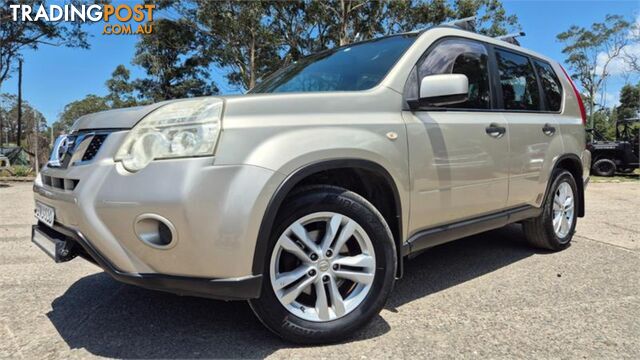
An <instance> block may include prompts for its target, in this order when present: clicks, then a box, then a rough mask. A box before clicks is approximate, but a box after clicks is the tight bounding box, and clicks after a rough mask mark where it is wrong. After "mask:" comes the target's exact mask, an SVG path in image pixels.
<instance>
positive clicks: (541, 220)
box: [522, 170, 578, 251]
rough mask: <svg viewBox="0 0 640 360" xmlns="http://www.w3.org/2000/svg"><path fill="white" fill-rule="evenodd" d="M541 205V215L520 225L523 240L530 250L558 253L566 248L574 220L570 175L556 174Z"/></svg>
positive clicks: (573, 185) (574, 190)
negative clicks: (532, 247)
mask: <svg viewBox="0 0 640 360" xmlns="http://www.w3.org/2000/svg"><path fill="white" fill-rule="evenodd" d="M552 179H553V182H552V183H551V186H550V188H549V193H548V194H547V197H546V199H545V202H544V204H543V205H542V213H541V214H540V215H539V216H538V217H536V218H533V219H529V220H526V221H524V222H523V223H522V227H523V230H524V234H525V237H526V238H527V241H528V242H529V243H530V244H532V245H533V246H536V247H539V248H543V249H548V250H553V251H558V250H563V249H565V248H567V247H568V246H569V243H570V242H571V239H572V238H573V233H574V231H575V228H576V222H577V220H578V216H577V215H578V212H577V211H576V210H577V209H576V206H577V199H578V197H577V194H578V191H577V188H578V187H577V186H576V181H575V179H574V178H573V175H571V173H570V172H568V171H566V170H556V171H555V172H554V173H553V174H552Z"/></svg>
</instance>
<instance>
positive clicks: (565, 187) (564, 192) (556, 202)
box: [553, 182, 575, 238]
mask: <svg viewBox="0 0 640 360" xmlns="http://www.w3.org/2000/svg"><path fill="white" fill-rule="evenodd" d="M574 210H575V199H574V196H573V190H572V189H571V185H569V184H568V183H566V182H562V183H560V185H559V186H558V189H557V190H556V193H555V195H554V197H553V231H554V232H555V234H556V236H558V237H559V238H564V237H566V236H567V235H568V234H569V231H571V226H572V225H573V212H574Z"/></svg>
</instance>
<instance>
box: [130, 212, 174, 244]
mask: <svg viewBox="0 0 640 360" xmlns="http://www.w3.org/2000/svg"><path fill="white" fill-rule="evenodd" d="M133 228H134V231H135V233H136V236H137V237H138V239H140V241H142V242H144V243H145V244H147V245H149V246H151V247H154V248H156V249H170V248H172V247H174V246H175V245H176V243H177V241H178V237H177V233H176V229H175V227H174V226H173V224H171V222H170V221H169V220H167V219H165V218H163V217H162V216H160V215H156V214H142V215H139V216H138V217H137V218H136V221H135V223H134V226H133Z"/></svg>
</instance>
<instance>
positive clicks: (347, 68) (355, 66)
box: [249, 34, 416, 94]
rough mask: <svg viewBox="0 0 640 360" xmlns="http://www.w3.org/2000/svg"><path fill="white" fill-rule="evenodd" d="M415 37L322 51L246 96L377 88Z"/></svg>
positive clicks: (274, 76)
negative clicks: (251, 94)
mask: <svg viewBox="0 0 640 360" xmlns="http://www.w3.org/2000/svg"><path fill="white" fill-rule="evenodd" d="M415 38H416V34H404V35H394V36H389V37H384V38H380V39H376V40H372V41H367V42H363V43H359V44H354V45H348V46H343V47H339V48H336V49H332V50H327V51H323V52H321V53H318V54H314V55H310V56H308V57H306V58H303V59H300V60H298V61H296V62H295V63H293V64H291V65H289V66H287V67H285V68H283V69H280V70H278V71H276V72H275V73H274V74H273V75H271V76H270V77H268V78H267V79H265V80H264V81H263V82H261V83H259V84H258V85H256V86H255V87H254V88H253V89H251V90H249V93H253V94H255V93H284V92H315V91H359V90H366V89H370V88H372V87H374V86H376V85H377V84H378V83H379V82H380V81H381V80H382V78H384V76H385V75H386V74H387V73H388V72H389V70H390V69H391V67H392V66H393V65H394V64H395V63H396V61H397V60H398V59H399V58H400V56H401V55H402V54H403V53H404V52H405V50H406V49H407V48H408V47H409V46H410V45H411V44H412V43H413V41H414V40H415Z"/></svg>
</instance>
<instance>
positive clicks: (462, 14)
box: [454, 0, 520, 36]
mask: <svg viewBox="0 0 640 360" xmlns="http://www.w3.org/2000/svg"><path fill="white" fill-rule="evenodd" d="M469 16H476V17H477V19H476V30H477V31H478V32H479V33H482V34H485V35H488V36H500V35H506V34H507V33H509V32H510V30H512V29H518V28H519V27H520V26H519V25H518V17H517V16H516V15H507V13H506V10H505V9H504V7H503V6H502V1H500V0H456V1H455V2H454V17H455V18H458V19H461V18H466V17H469Z"/></svg>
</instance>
